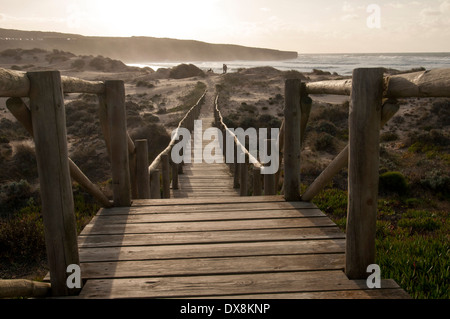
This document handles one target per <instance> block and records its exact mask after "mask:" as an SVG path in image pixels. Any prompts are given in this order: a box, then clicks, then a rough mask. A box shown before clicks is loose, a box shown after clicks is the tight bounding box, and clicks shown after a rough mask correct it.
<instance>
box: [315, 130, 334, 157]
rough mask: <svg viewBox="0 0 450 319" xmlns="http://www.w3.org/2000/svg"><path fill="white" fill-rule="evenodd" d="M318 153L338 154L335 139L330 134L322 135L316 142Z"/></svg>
mask: <svg viewBox="0 0 450 319" xmlns="http://www.w3.org/2000/svg"><path fill="white" fill-rule="evenodd" d="M314 148H315V149H316V151H326V152H328V153H335V152H336V145H335V138H334V137H333V136H332V135H330V134H328V133H320V134H319V135H318V136H317V138H316V140H315V141H314Z"/></svg>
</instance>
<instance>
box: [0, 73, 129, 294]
mask: <svg viewBox="0 0 450 319" xmlns="http://www.w3.org/2000/svg"><path fill="white" fill-rule="evenodd" d="M64 93H89V94H97V96H98V97H99V119H100V124H101V129H102V132H103V135H104V138H105V142H106V147H107V149H108V153H109V155H110V159H111V170H112V185H113V201H110V200H109V199H108V198H107V196H106V195H105V194H104V193H103V192H102V191H101V190H100V189H99V187H98V186H97V185H95V184H94V183H92V182H91V181H90V180H89V178H88V177H86V175H85V174H84V173H83V172H82V171H81V170H80V169H79V168H78V166H77V165H76V164H75V163H74V162H73V161H72V160H71V159H70V158H69V156H68V149H67V136H66V126H65V123H66V119H65V107H64ZM0 96H1V97H8V100H7V102H6V105H7V108H8V109H9V110H10V111H11V113H12V114H13V115H14V116H15V117H16V118H17V120H18V121H19V122H20V123H22V124H23V126H24V127H25V129H26V130H27V131H28V132H29V133H30V135H31V137H32V138H33V139H34V142H35V152H36V160H37V164H38V175H39V182H40V193H41V199H42V215H43V222H44V228H45V238H46V250H47V256H48V263H49V268H50V274H51V276H50V277H51V285H52V294H53V295H57V296H62V295H68V294H73V293H74V291H73V290H69V289H68V288H67V286H66V278H67V273H66V270H67V266H68V265H70V264H79V256H78V245H77V233H76V224H75V214H74V203H73V194H72V182H71V177H72V178H73V179H74V180H75V181H76V182H78V183H79V184H80V185H81V186H83V187H84V188H85V189H86V190H87V191H88V192H89V193H90V194H91V195H92V196H93V197H94V198H95V199H97V200H98V202H99V203H100V204H101V205H102V206H103V207H111V206H130V205H131V196H132V192H135V191H136V184H135V183H134V181H135V179H136V171H135V145H134V143H133V142H132V141H131V138H130V137H129V135H128V133H127V130H126V113H125V88H124V82H123V81H105V82H100V81H85V80H81V79H76V78H72V77H65V76H61V75H60V73H59V72H58V71H45V72H28V73H24V72H17V71H10V70H5V69H0ZM22 97H29V99H30V103H29V106H27V105H26V104H25V102H24V101H23V100H22Z"/></svg>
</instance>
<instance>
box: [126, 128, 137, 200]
mask: <svg viewBox="0 0 450 319" xmlns="http://www.w3.org/2000/svg"><path fill="white" fill-rule="evenodd" d="M127 139H128V165H129V169H130V187H131V197H132V198H137V196H138V190H137V176H136V146H135V145H134V143H133V141H132V140H131V137H130V136H129V135H128V133H127Z"/></svg>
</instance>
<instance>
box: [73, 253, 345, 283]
mask: <svg viewBox="0 0 450 319" xmlns="http://www.w3.org/2000/svg"><path fill="white" fill-rule="evenodd" d="M336 269H341V270H343V269H344V254H320V255H288V256H250V257H227V258H222V257H220V258H194V259H169V260H144V261H121V262H95V263H83V264H82V265H81V273H82V276H83V279H93V278H95V279H99V278H139V277H160V276H192V275H216V274H238V273H239V274H245V273H261V272H285V271H308V270H336Z"/></svg>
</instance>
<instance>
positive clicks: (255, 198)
mask: <svg viewBox="0 0 450 319" xmlns="http://www.w3.org/2000/svg"><path fill="white" fill-rule="evenodd" d="M268 202H283V203H294V202H289V201H288V202H286V201H285V200H284V197H282V196H252V197H239V198H236V197H230V198H226V197H225V198H215V199H211V200H208V201H205V200H203V199H152V200H133V206H136V207H137V206H163V205H169V206H173V205H193V204H199V205H205V204H208V205H209V204H238V203H239V204H242V203H268ZM300 203H301V205H304V206H303V207H314V208H317V206H315V205H314V204H311V203H308V202H300Z"/></svg>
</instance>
